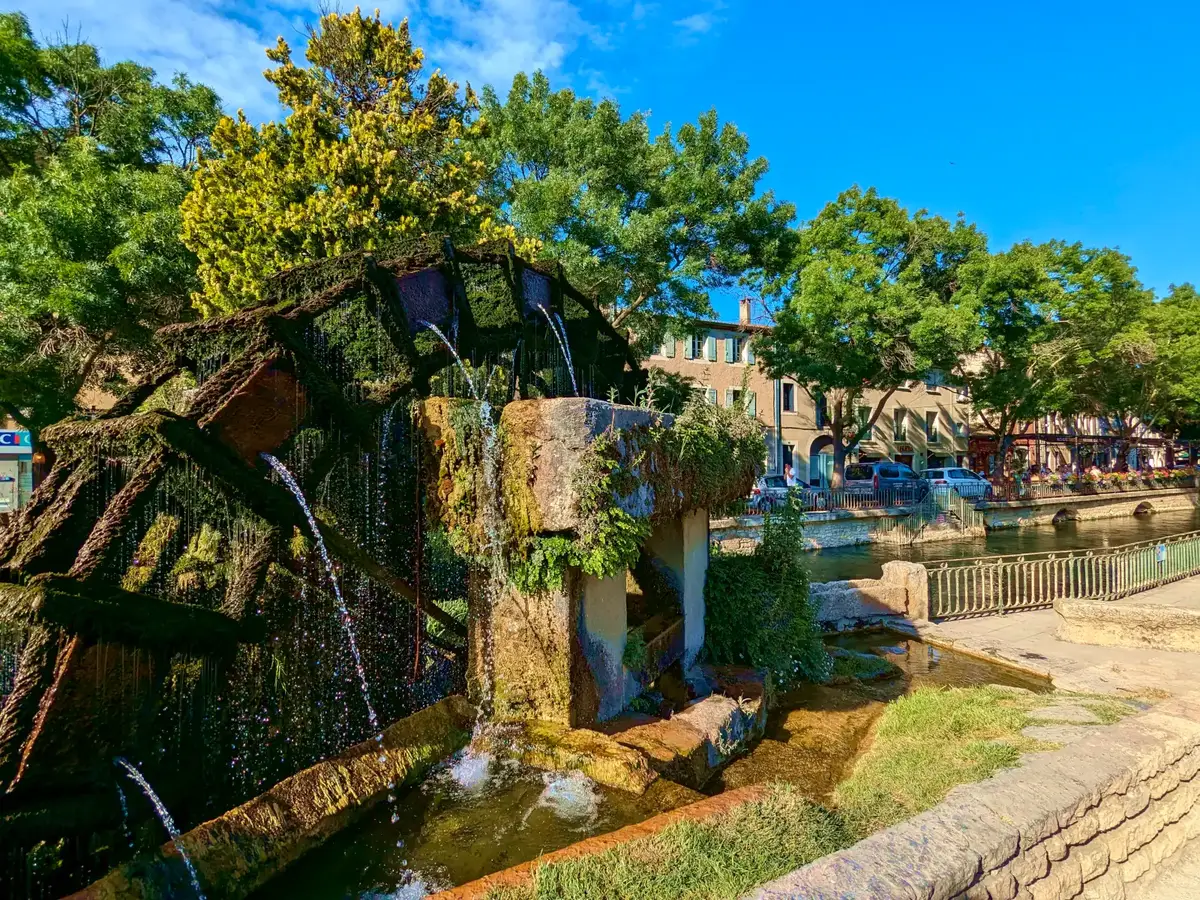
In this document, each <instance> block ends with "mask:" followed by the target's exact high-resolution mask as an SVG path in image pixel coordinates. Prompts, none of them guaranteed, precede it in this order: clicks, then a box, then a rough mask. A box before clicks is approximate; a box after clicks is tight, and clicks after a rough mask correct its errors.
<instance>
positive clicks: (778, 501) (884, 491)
mask: <svg viewBox="0 0 1200 900" xmlns="http://www.w3.org/2000/svg"><path fill="white" fill-rule="evenodd" d="M928 493H929V486H928V485H927V484H926V483H925V482H914V483H913V484H912V486H908V485H897V486H895V487H885V488H881V489H880V490H877V491H875V490H861V489H855V488H838V489H837V490H833V489H832V488H810V487H804V486H797V487H792V488H788V490H787V493H786V494H784V493H782V492H779V493H775V492H771V493H767V494H763V495H761V496H755V497H750V498H748V499H745V500H739V501H737V502H735V503H732V504H730V505H729V506H728V507H726V508H725V509H722V510H720V512H721V513H722V514H724V515H727V516H757V515H762V514H763V513H765V512H770V511H772V510H775V509H779V508H781V507H782V506H783V505H784V504H786V503H789V502H790V503H791V504H793V505H794V506H795V507H796V508H797V509H800V510H801V511H803V512H806V513H818V512H833V511H834V510H859V509H895V508H898V507H910V506H914V505H915V504H918V503H920V502H921V500H922V499H923V498H924V497H925V496H926V495H927V494H928ZM715 515H716V512H714V516H715Z"/></svg>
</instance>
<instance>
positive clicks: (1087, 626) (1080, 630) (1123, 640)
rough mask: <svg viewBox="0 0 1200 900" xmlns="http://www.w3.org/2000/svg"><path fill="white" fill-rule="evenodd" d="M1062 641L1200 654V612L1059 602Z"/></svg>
mask: <svg viewBox="0 0 1200 900" xmlns="http://www.w3.org/2000/svg"><path fill="white" fill-rule="evenodd" d="M1054 609H1055V611H1056V612H1057V613H1058V615H1059V627H1058V639H1059V640H1061V641H1071V642H1072V643H1076V644H1095V645H1099V646H1102V647H1143V648H1149V649H1154V650H1182V651H1190V652H1195V651H1197V650H1200V610H1193V609H1181V608H1178V607H1171V606H1163V605H1157V604H1137V603H1130V604H1120V605H1118V604H1115V603H1107V602H1104V601H1101V600H1056V601H1055V603H1054Z"/></svg>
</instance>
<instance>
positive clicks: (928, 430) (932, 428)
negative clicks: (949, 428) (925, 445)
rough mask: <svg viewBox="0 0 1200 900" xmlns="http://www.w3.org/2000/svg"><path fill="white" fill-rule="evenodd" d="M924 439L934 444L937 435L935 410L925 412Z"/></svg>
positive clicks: (937, 438)
mask: <svg viewBox="0 0 1200 900" xmlns="http://www.w3.org/2000/svg"><path fill="white" fill-rule="evenodd" d="M925 439H926V440H927V441H929V443H931V444H936V443H937V442H938V440H939V437H938V414H937V413H936V412H927V413H925Z"/></svg>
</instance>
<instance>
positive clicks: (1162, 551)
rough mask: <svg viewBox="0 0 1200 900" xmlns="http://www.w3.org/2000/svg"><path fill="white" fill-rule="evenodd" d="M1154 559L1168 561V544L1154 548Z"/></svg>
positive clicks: (1162, 561)
mask: <svg viewBox="0 0 1200 900" xmlns="http://www.w3.org/2000/svg"><path fill="white" fill-rule="evenodd" d="M1154 561H1155V562H1159V563H1165V562H1166V561H1167V545H1166V544H1159V545H1158V546H1157V547H1155V548H1154Z"/></svg>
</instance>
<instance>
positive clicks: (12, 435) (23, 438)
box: [0, 431, 33, 452]
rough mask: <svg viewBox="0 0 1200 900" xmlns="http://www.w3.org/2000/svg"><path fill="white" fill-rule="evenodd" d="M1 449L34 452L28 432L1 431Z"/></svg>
mask: <svg viewBox="0 0 1200 900" xmlns="http://www.w3.org/2000/svg"><path fill="white" fill-rule="evenodd" d="M0 447H13V448H17V447H20V448H21V451H23V452H31V451H32V450H33V444H32V442H31V441H30V439H29V432H28V431H0Z"/></svg>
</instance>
